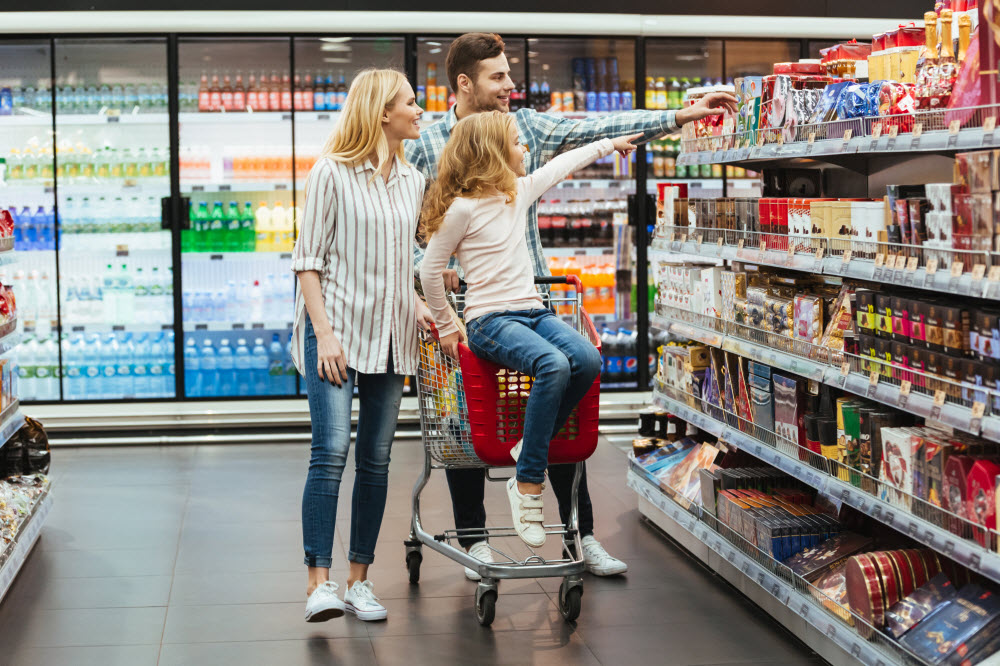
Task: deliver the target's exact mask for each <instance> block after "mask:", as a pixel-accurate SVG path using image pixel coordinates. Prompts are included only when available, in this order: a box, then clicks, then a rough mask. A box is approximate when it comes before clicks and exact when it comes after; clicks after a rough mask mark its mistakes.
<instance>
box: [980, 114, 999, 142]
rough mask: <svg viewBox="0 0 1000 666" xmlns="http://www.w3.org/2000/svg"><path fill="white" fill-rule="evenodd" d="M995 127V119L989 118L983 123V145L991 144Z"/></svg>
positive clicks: (994, 117)
mask: <svg viewBox="0 0 1000 666" xmlns="http://www.w3.org/2000/svg"><path fill="white" fill-rule="evenodd" d="M996 127H997V117H996V116H989V117H988V118H986V120H984V121H983V144H984V145H985V144H987V143H993V130H995V129H996Z"/></svg>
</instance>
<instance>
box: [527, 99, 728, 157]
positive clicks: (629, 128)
mask: <svg viewBox="0 0 1000 666" xmlns="http://www.w3.org/2000/svg"><path fill="white" fill-rule="evenodd" d="M726 110H729V111H730V112H731V113H736V98H735V97H733V96H732V95H730V94H729V93H724V92H718V93H710V94H708V95H705V96H704V97H702V98H701V99H700V100H698V101H697V102H696V103H694V104H692V105H691V106H688V107H685V108H683V109H679V110H677V111H625V112H622V113H612V114H608V115H603V116H598V117H596V118H588V119H586V120H573V119H570V118H559V117H557V116H552V115H549V114H545V113H538V114H535V116H534V118H533V119H532V120H533V122H532V123H531V124H532V126H534V127H536V128H537V129H538V131H539V133H540V134H541V137H540V138H541V139H542V145H543V149H542V152H543V154H546V153H547V154H546V157H547V158H551V157H552V156H553V155H555V154H558V153H561V152H563V151H565V150H571V149H573V148H576V147H578V146H580V145H585V144H588V143H592V142H594V141H597V140H598V139H603V138H611V137H615V136H626V135H630V134H642V135H643V136H642V138H641V139H639V140H638V141H637V143H644V142H646V141H651V140H653V139H655V138H657V137H659V136H662V135H664V134H669V133H671V132H675V131H677V130H678V129H679V128H680V126H681V125H684V124H686V123H689V122H691V121H692V120H700V119H702V118H704V117H706V116H717V115H721V114H723V113H725V111H726Z"/></svg>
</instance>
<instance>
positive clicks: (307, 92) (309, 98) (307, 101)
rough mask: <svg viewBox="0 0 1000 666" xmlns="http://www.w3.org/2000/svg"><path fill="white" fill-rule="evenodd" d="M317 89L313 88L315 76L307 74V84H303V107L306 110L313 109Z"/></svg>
mask: <svg viewBox="0 0 1000 666" xmlns="http://www.w3.org/2000/svg"><path fill="white" fill-rule="evenodd" d="M314 93H315V90H314V89H313V77H312V74H306V76H305V84H304V85H303V86H302V109H303V110H305V111H312V110H313V100H314V97H313V95H314Z"/></svg>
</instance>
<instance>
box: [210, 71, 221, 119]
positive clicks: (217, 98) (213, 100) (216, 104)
mask: <svg viewBox="0 0 1000 666" xmlns="http://www.w3.org/2000/svg"><path fill="white" fill-rule="evenodd" d="M208 110H209V111H221V110H222V86H221V85H219V73H218V72H212V82H211V84H210V85H209V86H208Z"/></svg>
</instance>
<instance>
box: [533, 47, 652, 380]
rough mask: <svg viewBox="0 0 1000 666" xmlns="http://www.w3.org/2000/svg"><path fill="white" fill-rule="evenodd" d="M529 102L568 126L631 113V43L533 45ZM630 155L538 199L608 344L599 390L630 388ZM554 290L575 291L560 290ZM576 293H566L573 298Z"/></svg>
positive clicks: (633, 334) (544, 226)
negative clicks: (562, 119)
mask: <svg viewBox="0 0 1000 666" xmlns="http://www.w3.org/2000/svg"><path fill="white" fill-rule="evenodd" d="M527 44H528V82H527V86H526V88H525V90H526V100H525V105H526V106H527V107H530V108H533V109H535V110H536V111H539V112H543V113H547V114H550V115H554V116H557V117H561V118H565V119H570V120H574V121H575V120H585V121H586V120H594V119H598V118H601V117H603V116H606V115H608V114H611V113H621V112H626V111H630V110H632V109H633V108H634V107H635V99H634V91H635V44H634V42H633V41H632V40H630V39H575V38H555V37H553V38H539V39H529V40H527ZM634 173H635V160H634V156H632V157H630V158H629V159H627V160H623V159H622V158H621V157H620V156H619V155H618V154H617V153H614V154H612V155H610V156H608V157H606V158H604V159H602V160H598V161H597V162H595V163H594V164H592V165H590V166H588V167H586V168H585V169H583V170H581V171H579V172H577V173H576V174H574V176H573V177H571V178H570V179H569V180H566V181H564V182H562V183H559V184H558V185H556V186H555V187H554V188H552V189H551V190H549V191H548V192H546V193H545V194H544V195H542V197H541V199H540V200H539V202H538V204H537V206H538V227H539V233H540V235H541V238H542V244H543V246H544V248H545V254H546V257H547V259H548V263H549V271H550V272H551V273H552V274H553V275H556V276H560V275H576V276H578V277H579V278H580V279H581V281H582V283H583V305H584V308H586V310H587V312H589V313H590V314H591V316H592V317H593V318H594V320H595V323H596V324H597V328H598V331H599V333H600V334H601V338H602V341H603V344H604V357H605V367H604V372H603V374H602V378H601V381H602V386H604V387H605V388H635V387H636V386H637V381H638V375H637V371H638V362H637V356H636V349H637V341H638V335H639V333H638V327H637V321H636V316H635V311H636V306H637V303H636V298H637V295H638V290H637V288H636V281H635V273H634V247H633V241H632V228H631V227H630V226H629V225H628V195H630V194H632V193H634V192H635V180H634ZM555 291H556V292H559V291H569V292H574V290H573V289H572V288H571V287H568V286H567V287H558V286H557V287H556V288H555ZM570 295H572V294H570Z"/></svg>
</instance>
